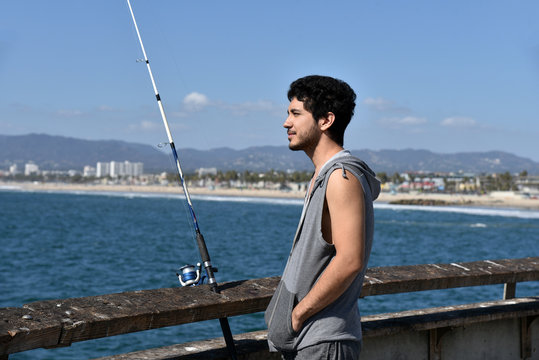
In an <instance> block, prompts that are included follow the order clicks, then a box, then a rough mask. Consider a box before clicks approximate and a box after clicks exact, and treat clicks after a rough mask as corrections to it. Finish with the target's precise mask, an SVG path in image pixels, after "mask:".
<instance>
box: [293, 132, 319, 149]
mask: <svg viewBox="0 0 539 360" xmlns="http://www.w3.org/2000/svg"><path fill="white" fill-rule="evenodd" d="M318 139H319V136H317V133H316V131H315V130H314V129H311V130H310V131H309V132H308V133H306V134H305V136H302V137H298V134H296V136H295V137H294V139H292V141H290V142H289V144H288V148H289V149H290V150H292V151H301V150H303V151H309V150H312V149H314V148H315V147H316V144H318ZM294 140H296V141H295V142H294Z"/></svg>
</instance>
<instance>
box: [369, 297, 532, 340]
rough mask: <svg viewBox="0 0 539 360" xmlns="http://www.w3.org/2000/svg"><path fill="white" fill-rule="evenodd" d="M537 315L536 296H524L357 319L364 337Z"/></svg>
mask: <svg viewBox="0 0 539 360" xmlns="http://www.w3.org/2000/svg"><path fill="white" fill-rule="evenodd" d="M537 315H539V298H537V297H528V298H518V299H510V300H496V301H486V302H482V303H475V304H465V305H455V306H443V307H436V308H428V309H420V310H408V311H402V312H397V313H387V314H378V315H369V316H365V317H363V318H362V320H361V321H362V328H363V329H364V331H365V333H364V336H365V337H374V336H384V335H392V334H396V333H398V332H401V331H409V330H413V331H424V330H430V329H436V328H444V327H455V326H463V325H468V324H473V323H478V322H486V321H494V320H502V319H512V318H520V317H527V316H537Z"/></svg>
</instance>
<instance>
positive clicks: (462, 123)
mask: <svg viewBox="0 0 539 360" xmlns="http://www.w3.org/2000/svg"><path fill="white" fill-rule="evenodd" d="M441 125H442V126H448V127H474V126H476V125H477V121H475V119H472V118H470V117H463V116H453V117H448V118H445V119H443V120H442V122H441Z"/></svg>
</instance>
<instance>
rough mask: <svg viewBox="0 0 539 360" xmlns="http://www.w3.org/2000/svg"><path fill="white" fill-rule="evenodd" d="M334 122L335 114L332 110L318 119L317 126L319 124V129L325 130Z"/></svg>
mask: <svg viewBox="0 0 539 360" xmlns="http://www.w3.org/2000/svg"><path fill="white" fill-rule="evenodd" d="M334 122H335V114H334V113H332V112H328V113H327V115H326V116H325V117H323V118H321V119H319V120H318V126H320V130H322V131H327V130H328V129H329V128H330V127H331V125H333V123H334Z"/></svg>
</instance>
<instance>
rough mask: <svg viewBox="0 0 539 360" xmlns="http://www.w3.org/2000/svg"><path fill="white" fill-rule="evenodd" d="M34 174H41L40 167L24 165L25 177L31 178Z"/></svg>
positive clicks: (32, 164) (29, 164)
mask: <svg viewBox="0 0 539 360" xmlns="http://www.w3.org/2000/svg"><path fill="white" fill-rule="evenodd" d="M32 174H39V166H37V165H36V164H34V163H27V164H25V165H24V175H26V176H29V175H32Z"/></svg>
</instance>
